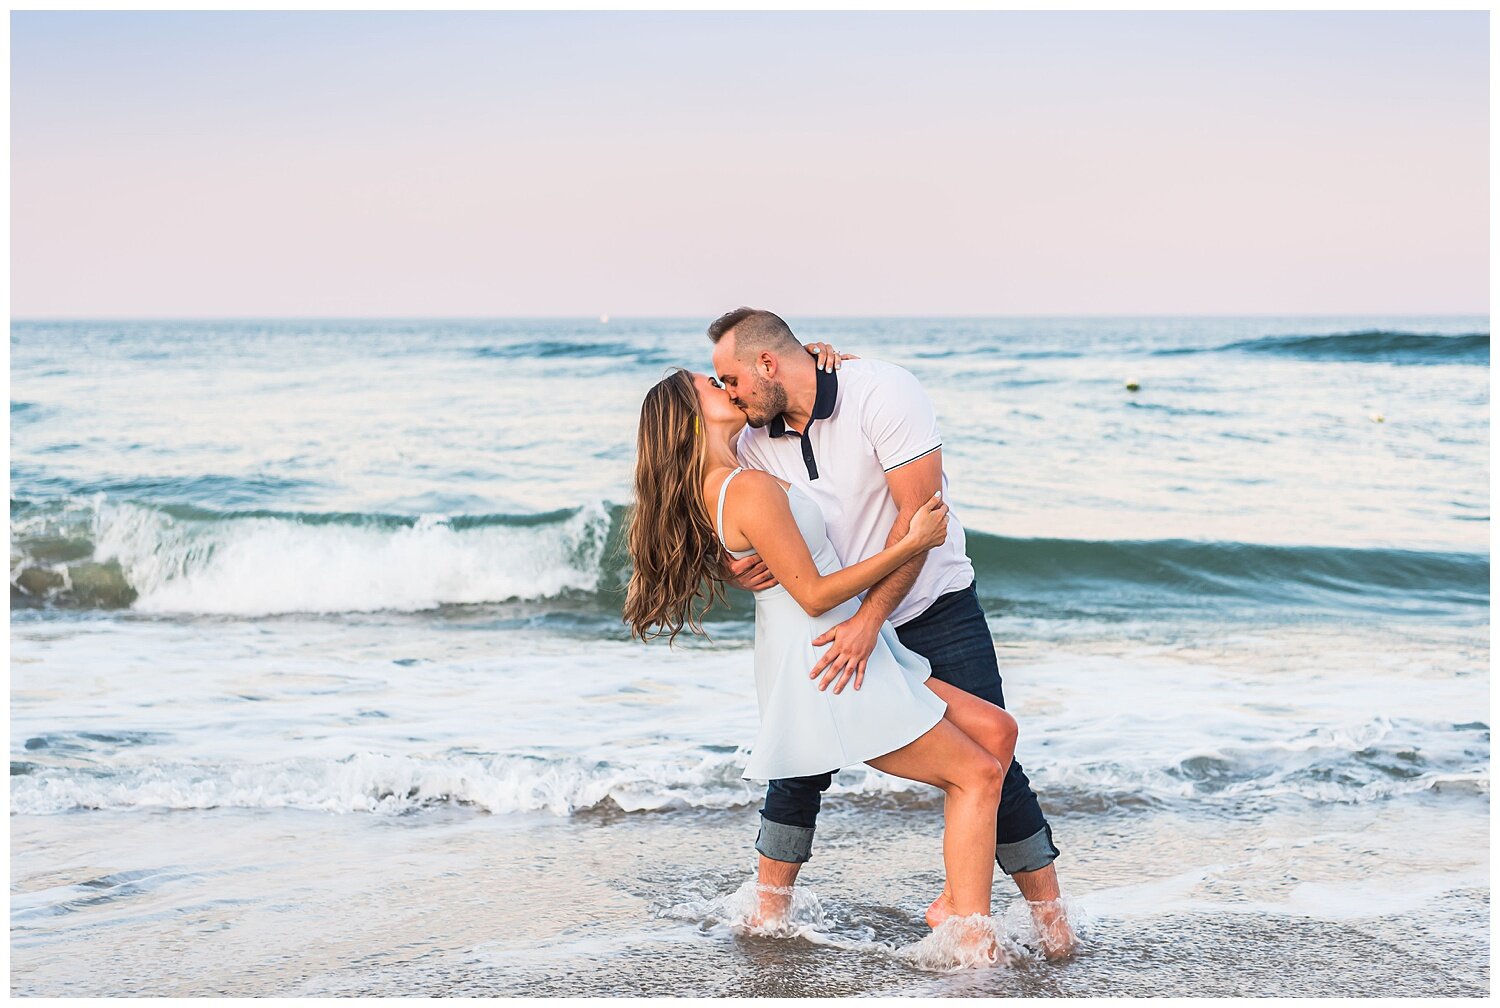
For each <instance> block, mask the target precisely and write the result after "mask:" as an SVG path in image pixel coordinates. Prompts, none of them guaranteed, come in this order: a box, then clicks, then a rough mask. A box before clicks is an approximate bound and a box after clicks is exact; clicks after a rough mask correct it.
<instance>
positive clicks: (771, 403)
mask: <svg viewBox="0 0 1500 1008" xmlns="http://www.w3.org/2000/svg"><path fill="white" fill-rule="evenodd" d="M755 397H756V398H757V399H758V400H760V402H759V404H758V405H757V406H754V407H752V409H754V410H755V412H753V413H752V412H751V411H750V410H746V411H745V422H746V423H747V424H749V425H750V426H751V427H755V428H757V429H758V428H761V427H764V426H765V425H766V424H768V423H770V422H771V421H772V420H774V419H776V418H777V417H779V416H781V414H783V413H785V412H786V389H784V388H782V387H781V383H780V382H776V383H774V384H773V383H772V382H770V381H768V380H767V379H765V378H762V377H761V376H760V375H756V376H755Z"/></svg>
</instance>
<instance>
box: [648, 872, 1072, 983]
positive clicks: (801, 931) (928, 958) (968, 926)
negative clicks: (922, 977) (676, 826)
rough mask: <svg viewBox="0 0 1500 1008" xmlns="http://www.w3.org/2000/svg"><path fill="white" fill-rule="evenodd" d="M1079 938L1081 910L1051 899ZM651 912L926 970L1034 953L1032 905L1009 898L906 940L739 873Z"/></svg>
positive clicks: (983, 964) (808, 896)
mask: <svg viewBox="0 0 1500 1008" xmlns="http://www.w3.org/2000/svg"><path fill="white" fill-rule="evenodd" d="M1055 905H1056V906H1057V907H1058V908H1060V909H1061V910H1062V911H1063V912H1064V914H1065V915H1066V917H1067V919H1068V921H1069V922H1070V923H1071V924H1072V927H1073V930H1074V934H1075V936H1078V937H1079V938H1080V943H1081V934H1082V929H1083V927H1084V926H1085V923H1086V921H1085V920H1084V914H1083V913H1082V911H1081V909H1080V908H1079V907H1077V905H1076V904H1074V903H1073V901H1072V900H1069V899H1062V900H1057V901H1055ZM657 915H658V916H660V917H666V918H671V919H674V920H685V921H695V922H697V924H698V926H699V928H700V930H702V931H704V932H706V933H709V934H714V935H718V936H720V937H730V936H751V937H759V938H800V939H802V940H804V941H807V942H809V943H811V944H814V945H826V946H829V947H831V948H839V949H846V950H849V951H856V952H868V953H872V954H875V955H882V956H889V957H891V958H893V959H897V960H900V961H901V962H903V963H905V964H906V965H908V966H910V967H912V968H913V969H917V970H921V971H923V972H927V973H954V972H957V971H960V970H966V969H990V968H994V967H1005V968H1013V967H1016V966H1018V965H1021V964H1023V963H1025V962H1028V961H1035V960H1038V959H1039V958H1040V953H1039V952H1037V951H1033V950H1034V949H1039V948H1041V947H1042V942H1041V935H1040V934H1039V932H1038V930H1037V926H1036V923H1035V921H1034V919H1033V913H1032V905H1031V904H1028V903H1026V902H1025V901H1019V902H1015V903H1012V904H1010V905H1009V906H1008V907H1006V908H1005V910H1004V912H1003V913H1002V914H999V915H996V916H990V917H986V916H984V915H982V914H973V915H970V916H967V917H949V918H948V919H947V920H945V921H943V922H942V923H941V924H939V925H938V927H937V928H936V929H935V930H934V931H933V932H932V933H931V934H929V935H927V936H926V937H924V938H922V939H921V940H919V941H916V942H912V943H911V944H908V945H898V944H896V943H894V942H888V941H881V940H879V939H878V938H877V937H876V932H875V929H874V928H872V927H870V926H869V925H865V924H859V923H858V922H854V921H841V920H839V919H838V918H837V915H835V914H834V913H832V912H830V911H829V910H828V909H826V908H825V907H824V906H823V904H822V902H821V901H820V900H819V899H818V896H817V894H816V893H815V892H813V891H812V890H811V889H809V888H807V887H805V886H803V887H795V886H794V887H781V886H766V885H760V884H758V883H757V882H756V880H755V879H754V878H749V879H746V880H745V881H744V882H743V883H742V884H741V885H740V886H739V888H737V889H735V890H734V891H733V892H731V893H727V894H722V893H721V894H718V895H713V894H710V893H705V894H704V895H703V896H702V897H701V898H699V899H694V900H688V901H686V902H682V903H677V904H674V905H671V906H668V907H664V908H662V909H661V910H659V911H658V914H657Z"/></svg>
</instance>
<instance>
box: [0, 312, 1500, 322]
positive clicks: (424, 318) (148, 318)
mask: <svg viewBox="0 0 1500 1008" xmlns="http://www.w3.org/2000/svg"><path fill="white" fill-rule="evenodd" d="M721 314H722V313H721ZM778 314H786V315H790V316H794V317H797V318H804V319H840V320H849V319H1026V318H1117V319H1139V318H1182V319H1190V318H1376V317H1381V318H1485V319H1488V318H1489V317H1490V313H1489V312H1488V311H1487V310H1486V311H1399V312H1383V311H1369V310H1364V311H1317V312H1305V311H1254V312H997V313H979V314H974V313H940V312H899V313H896V312H891V313H880V314H841V313H828V312H813V313H802V312H786V313H778ZM717 317H718V316H717V315H713V316H710V315H706V314H697V313H692V314H631V315H613V314H610V313H607V312H606V313H585V314H578V313H517V314H509V315H12V316H11V318H10V321H11V323H12V324H15V323H17V322H320V321H326V322H407V321H410V322H497V321H531V320H545V321H578V320H598V322H599V324H601V325H607V324H609V322H612V321H616V320H618V321H622V322H626V321H652V320H670V321H677V320H685V319H699V318H703V319H711V318H717Z"/></svg>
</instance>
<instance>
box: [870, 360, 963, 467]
mask: <svg viewBox="0 0 1500 1008" xmlns="http://www.w3.org/2000/svg"><path fill="white" fill-rule="evenodd" d="M860 424H861V426H862V427H863V428H864V432H865V437H867V438H869V441H870V444H871V445H872V446H873V447H874V449H875V457H876V458H878V459H880V467H881V468H882V469H884V470H885V471H886V472H890V471H891V470H892V469H896V468H898V467H900V466H904V465H906V463H908V462H914V461H916V460H917V459H919V458H921V457H922V456H923V455H929V454H931V453H932V452H935V451H937V450H938V449H939V448H941V447H942V446H943V439H942V436H941V435H940V434H939V433H938V425H937V411H936V410H934V409H933V407H932V400H931V399H929V398H927V393H926V392H924V391H922V385H921V383H920V382H918V381H917V379H916V377H915V376H914V375H913V374H912V373H911V372H910V371H907V370H906V369H905V368H900V367H895V366H892V367H891V369H890V371H889V372H888V373H887V374H885V375H882V376H881V380H880V381H878V382H872V383H871V386H870V389H869V391H868V393H867V396H866V399H865V404H864V409H863V410H862V411H861V414H860Z"/></svg>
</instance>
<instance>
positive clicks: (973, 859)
mask: <svg viewBox="0 0 1500 1008" xmlns="http://www.w3.org/2000/svg"><path fill="white" fill-rule="evenodd" d="M865 762H867V763H869V764H870V766H872V767H874V768H875V769H877V770H879V771H881V772H883V773H888V774H894V775H895V776H897V777H904V778H906V779H907V780H914V781H921V782H922V783H924V784H931V785H933V786H934V787H939V788H942V789H943V792H944V795H945V796H946V798H945V800H944V802H943V819H944V828H943V865H944V867H945V868H946V869H947V873H948V885H949V888H950V890H951V892H952V904H953V910H954V912H955V913H958V914H962V915H964V916H968V915H969V914H984V915H986V916H988V915H989V912H990V890H991V888H992V886H993V885H994V882H995V811H996V809H998V808H999V806H1000V787H1001V785H1002V783H1003V782H1004V780H1005V773H1004V771H1003V770H1002V769H1001V766H1000V763H999V762H998V761H997V760H996V759H995V757H993V756H991V755H990V754H989V753H987V752H985V751H984V749H983V748H982V747H981V746H980V745H979V744H978V743H977V742H975V741H974V740H973V739H971V738H970V737H969V736H968V735H966V734H964V733H963V732H962V731H961V730H960V729H959V728H958V727H957V726H956V725H955V724H954V723H953V722H951V721H949V720H948V719H947V718H946V717H945V718H943V719H942V720H941V721H939V722H938V723H937V724H935V725H933V726H932V728H930V729H928V731H927V732H926V733H925V734H923V735H922V736H921V737H920V738H918V739H917V740H915V741H914V742H910V743H908V744H907V745H904V746H902V747H901V748H900V749H897V750H896V751H895V752H889V753H886V754H885V755H884V756H877V757H875V758H874V759H871V760H866V761H865Z"/></svg>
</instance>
